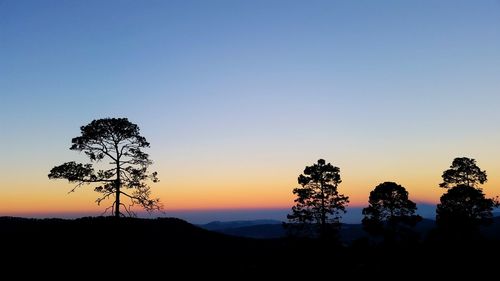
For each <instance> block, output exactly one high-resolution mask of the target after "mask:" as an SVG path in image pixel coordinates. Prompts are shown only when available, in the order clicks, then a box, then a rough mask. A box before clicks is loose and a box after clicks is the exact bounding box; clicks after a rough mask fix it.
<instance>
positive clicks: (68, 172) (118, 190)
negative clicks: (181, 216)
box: [48, 118, 162, 218]
mask: <svg viewBox="0 0 500 281" xmlns="http://www.w3.org/2000/svg"><path fill="white" fill-rule="evenodd" d="M80 130H81V136H79V137H76V138H73V140H72V141H71V142H72V143H73V145H72V146H71V147H70V149H71V150H76V151H81V152H84V153H85V154H86V155H87V156H88V158H89V159H90V162H91V163H87V164H82V163H76V162H74V161H72V162H67V163H64V164H62V165H59V166H56V167H54V168H52V170H50V173H49V175H48V176H49V178H50V179H66V180H68V181H69V182H70V183H76V186H75V187H74V188H73V189H72V190H71V191H70V192H73V191H75V190H76V189H77V188H78V187H80V186H83V185H95V187H94V190H95V191H96V192H99V193H100V194H101V196H100V197H99V198H97V200H96V202H97V204H98V205H100V204H101V202H102V201H104V200H105V199H108V198H110V197H114V201H113V204H112V205H111V206H109V207H108V208H106V210H105V211H104V213H106V212H107V211H108V210H112V213H113V214H114V216H115V217H117V218H118V217H120V216H124V215H125V213H126V214H128V215H129V216H134V215H135V214H134V212H133V210H132V207H133V206H134V205H140V206H141V207H143V208H144V209H145V210H146V211H148V212H151V211H154V210H161V208H162V206H161V203H160V200H159V199H158V198H151V190H150V186H149V185H148V184H147V181H148V180H150V181H152V182H154V183H156V182H158V178H157V173H156V172H153V173H149V172H148V168H149V166H150V165H151V164H152V163H153V162H152V161H151V160H150V159H149V155H148V154H146V153H144V152H143V149H144V148H148V147H149V142H147V141H146V138H144V137H143V136H141V135H140V133H139V127H138V126H137V125H136V124H134V123H131V122H130V121H129V120H128V119H127V118H104V119H98V120H94V121H92V122H91V123H90V124H88V125H86V126H82V127H81V128H80ZM104 160H106V162H107V161H109V162H107V163H105V161H104ZM94 165H95V166H99V167H94ZM122 196H124V197H126V198H128V199H129V200H128V201H129V203H128V205H125V204H124V203H123V202H124V201H123V200H122ZM120 207H123V210H125V213H124V212H122V211H121V210H120V209H121V208H120Z"/></svg>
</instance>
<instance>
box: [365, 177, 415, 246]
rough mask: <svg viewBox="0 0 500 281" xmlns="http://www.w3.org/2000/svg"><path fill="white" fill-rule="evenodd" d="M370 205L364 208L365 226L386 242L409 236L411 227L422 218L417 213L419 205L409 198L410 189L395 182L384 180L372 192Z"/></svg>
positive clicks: (372, 233)
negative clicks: (407, 189) (382, 237)
mask: <svg viewBox="0 0 500 281" xmlns="http://www.w3.org/2000/svg"><path fill="white" fill-rule="evenodd" d="M368 203H369V205H368V207H366V208H364V209H363V215H364V218H363V221H362V223H363V228H364V229H365V230H366V231H367V232H368V233H370V234H371V235H374V236H379V235H383V236H384V239H385V241H386V242H392V241H394V240H395V239H398V238H409V235H410V234H412V231H411V229H410V228H411V227H413V226H415V224H416V223H417V222H419V221H420V220H422V218H421V217H420V216H419V215H415V211H416V210H417V205H416V204H415V203H414V202H413V201H411V200H410V199H408V191H406V189H405V188H404V187H403V186H401V185H399V184H397V183H394V182H384V183H381V184H379V185H377V186H376V187H375V189H374V190H373V191H371V192H370V198H369V200H368Z"/></svg>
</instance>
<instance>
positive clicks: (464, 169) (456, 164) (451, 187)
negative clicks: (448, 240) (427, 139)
mask: <svg viewBox="0 0 500 281" xmlns="http://www.w3.org/2000/svg"><path fill="white" fill-rule="evenodd" d="M442 177H443V183H441V184H440V185H439V186H440V187H444V188H448V191H447V192H446V193H445V194H443V196H441V199H440V204H438V205H437V208H436V222H437V224H438V226H439V227H440V229H441V230H444V231H445V232H449V233H454V234H456V235H462V234H465V235H470V234H473V235H475V234H476V233H477V232H478V230H479V226H481V225H488V224H490V223H491V222H492V216H493V214H492V211H493V208H494V207H495V206H498V200H496V199H489V198H486V197H485V195H484V193H483V191H482V189H481V188H480V187H478V186H479V184H483V183H485V182H486V181H487V176H486V171H482V170H481V169H480V168H479V167H478V166H477V165H476V160H474V159H470V158H466V157H461V158H455V159H454V160H453V163H452V165H451V167H450V169H448V170H446V171H444V173H443V176H442Z"/></svg>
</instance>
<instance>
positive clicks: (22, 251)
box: [0, 217, 500, 280]
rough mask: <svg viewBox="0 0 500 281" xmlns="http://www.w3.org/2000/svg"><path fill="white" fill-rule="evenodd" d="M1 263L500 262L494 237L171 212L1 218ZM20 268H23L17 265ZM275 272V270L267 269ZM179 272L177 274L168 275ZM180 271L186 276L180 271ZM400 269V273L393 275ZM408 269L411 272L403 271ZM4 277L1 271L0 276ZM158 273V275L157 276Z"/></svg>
mask: <svg viewBox="0 0 500 281" xmlns="http://www.w3.org/2000/svg"><path fill="white" fill-rule="evenodd" d="M0 243H1V246H2V247H1V256H2V263H1V268H0V269H1V270H0V272H3V273H4V274H5V273H6V272H9V273H12V272H15V274H16V276H17V278H16V279H21V278H22V277H23V275H24V276H30V275H29V274H32V273H33V272H36V274H38V276H44V275H45V276H50V277H55V276H58V275H59V276H62V277H66V279H72V278H71V277H75V276H67V275H66V274H67V273H66V272H65V271H64V270H69V271H70V272H72V274H78V275H82V276H88V277H92V278H96V277H104V276H113V277H114V278H113V279H116V278H119V277H134V276H137V277H141V280H142V279H147V278H148V277H152V276H160V277H161V278H159V279H161V280H163V279H173V280H183V279H186V278H188V277H189V276H204V277H207V278H208V277H217V278H221V279H232V280H239V279H242V278H243V277H245V279H246V278H249V277H253V278H264V279H267V278H265V277H269V276H276V277H279V278H280V280H281V279H283V278H285V277H291V278H292V279H299V278H301V279H303V278H306V277H309V278H310V277H313V276H321V275H322V274H324V273H325V272H327V274H328V275H329V276H331V277H332V278H328V279H334V278H333V277H335V276H337V277H338V276H348V277H357V276H367V275H369V276H382V275H383V276H387V275H388V274H389V275H392V274H396V273H397V272H407V273H411V276H413V277H415V276H419V275H420V276H422V277H425V276H426V275H427V274H431V272H432V273H433V274H439V273H441V274H446V275H447V276H453V275H461V274H466V273H474V274H475V275H476V276H480V275H481V274H482V273H483V274H485V273H487V272H488V270H492V269H493V268H494V267H493V265H496V263H497V262H496V261H495V259H491V258H488V257H487V256H486V254H487V253H491V254H494V255H495V254H496V253H497V252H498V250H499V249H500V247H499V244H498V241H496V240H480V241H472V242H470V243H462V242H460V243H444V242H443V241H442V240H434V241H431V242H427V243H422V242H415V243H412V244H405V245H398V246H391V247H388V246H374V245H370V244H369V243H368V242H367V241H366V240H359V241H355V242H353V243H352V245H351V246H349V247H344V246H338V245H335V244H333V243H328V242H325V241H319V240H312V239H304V240H294V239H248V238H241V237H232V236H226V235H224V234H221V233H215V232H210V231H208V230H204V229H201V228H198V227H196V226H193V225H191V224H189V223H187V222H185V221H182V220H179V219H173V218H162V219H154V220H151V219H120V220H115V219H113V218H105V217H99V218H82V219H77V220H61V219H45V220H37V219H20V218H8V217H4V218H0ZM19 268H21V270H19ZM269 274H271V275H269ZM172 276H177V278H169V277H172ZM178 276H181V277H182V278H179V277H178ZM394 276H396V275H394ZM405 276H407V275H405ZM0 277H1V276H0ZM155 278H156V277H155Z"/></svg>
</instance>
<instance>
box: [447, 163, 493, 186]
mask: <svg viewBox="0 0 500 281" xmlns="http://www.w3.org/2000/svg"><path fill="white" fill-rule="evenodd" d="M442 177H443V182H442V183H440V184H439V186H440V187H444V188H450V187H454V186H458V185H467V186H471V187H477V186H478V185H479V184H483V183H485V182H486V181H487V180H488V179H487V176H486V171H482V170H481V169H480V168H479V167H478V166H477V165H476V160H474V159H471V158H467V157H457V158H455V159H454V160H453V162H452V163H451V166H450V169H448V170H446V171H444V172H443V175H442Z"/></svg>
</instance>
